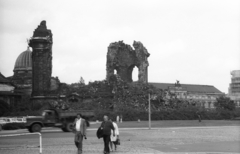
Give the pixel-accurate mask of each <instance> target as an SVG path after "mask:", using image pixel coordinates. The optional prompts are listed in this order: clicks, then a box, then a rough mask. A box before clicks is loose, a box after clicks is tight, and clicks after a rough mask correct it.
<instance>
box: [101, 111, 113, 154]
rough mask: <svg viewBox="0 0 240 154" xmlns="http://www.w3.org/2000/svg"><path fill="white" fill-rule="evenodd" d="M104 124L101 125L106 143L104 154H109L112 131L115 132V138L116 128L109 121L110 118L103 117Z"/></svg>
mask: <svg viewBox="0 0 240 154" xmlns="http://www.w3.org/2000/svg"><path fill="white" fill-rule="evenodd" d="M103 120H104V121H103V122H102V124H101V126H100V127H101V128H102V129H103V130H102V134H103V141H104V154H109V153H110V150H109V142H110V136H111V129H112V130H113V136H115V131H114V126H113V124H112V122H111V121H109V120H108V116H106V115H104V116H103Z"/></svg>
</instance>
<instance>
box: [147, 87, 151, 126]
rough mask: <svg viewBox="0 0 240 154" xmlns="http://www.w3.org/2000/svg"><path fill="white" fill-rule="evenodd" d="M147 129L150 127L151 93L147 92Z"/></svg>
mask: <svg viewBox="0 0 240 154" xmlns="http://www.w3.org/2000/svg"><path fill="white" fill-rule="evenodd" d="M148 129H151V95H150V92H149V94H148Z"/></svg>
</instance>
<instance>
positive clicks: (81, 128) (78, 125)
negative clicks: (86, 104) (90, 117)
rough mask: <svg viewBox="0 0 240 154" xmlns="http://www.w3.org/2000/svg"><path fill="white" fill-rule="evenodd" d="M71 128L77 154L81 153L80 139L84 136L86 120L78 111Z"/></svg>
mask: <svg viewBox="0 0 240 154" xmlns="http://www.w3.org/2000/svg"><path fill="white" fill-rule="evenodd" d="M73 129H74V131H75V138H74V142H75V145H76V147H77V148H78V154H82V141H83V137H85V139H87V137H86V122H85V119H83V118H82V115H81V114H80V113H78V114H77V118H76V119H75V121H74V123H73Z"/></svg>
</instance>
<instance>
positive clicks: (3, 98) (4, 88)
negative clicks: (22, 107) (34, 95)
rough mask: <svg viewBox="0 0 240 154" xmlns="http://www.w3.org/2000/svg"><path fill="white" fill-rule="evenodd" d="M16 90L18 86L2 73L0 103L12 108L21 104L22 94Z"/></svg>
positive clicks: (0, 78)
mask: <svg viewBox="0 0 240 154" xmlns="http://www.w3.org/2000/svg"><path fill="white" fill-rule="evenodd" d="M15 88H16V86H15V85H14V84H13V83H12V82H11V81H9V80H8V79H7V78H6V77H5V76H3V75H2V74H1V73H0V103H5V104H7V106H8V107H9V108H11V107H14V106H15V105H16V103H18V102H20V100H21V97H22V93H20V92H18V91H17V90H16V89H15ZM0 111H1V110H0Z"/></svg>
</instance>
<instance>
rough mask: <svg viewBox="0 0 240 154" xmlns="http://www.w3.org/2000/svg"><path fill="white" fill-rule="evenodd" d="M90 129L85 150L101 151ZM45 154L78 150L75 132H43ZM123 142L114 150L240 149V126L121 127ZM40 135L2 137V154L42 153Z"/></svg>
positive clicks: (154, 153)
mask: <svg viewBox="0 0 240 154" xmlns="http://www.w3.org/2000/svg"><path fill="white" fill-rule="evenodd" d="M95 133H96V130H89V131H88V139H87V140H84V142H83V154H97V153H99V154H101V153H102V151H103V141H102V139H97V138H96V135H95ZM42 136H43V154H68V153H69V154H76V153H77V150H76V147H75V146H74V143H73V136H74V135H73V134H72V133H63V132H60V131H57V132H43V133H42ZM120 139H121V145H120V146H118V149H117V151H114V152H112V153H114V154H122V153H124V154H125V153H127V154H137V153H139V154H141V153H143V154H160V153H240V127H239V126H229V127H228V126H219V127H192V128H190V127H175V128H154V129H151V130H147V129H122V130H121V129H120ZM38 146H39V137H38V136H28V137H26V136H19V137H6V138H5V137H4V138H0V153H1V154H34V153H36V154H37V153H39V147H38Z"/></svg>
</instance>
